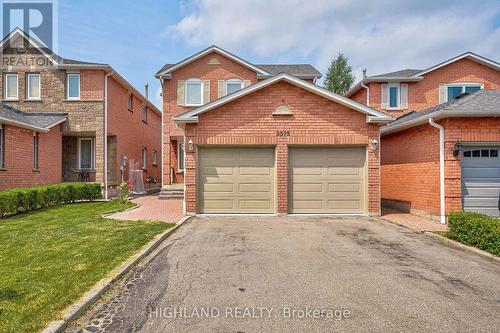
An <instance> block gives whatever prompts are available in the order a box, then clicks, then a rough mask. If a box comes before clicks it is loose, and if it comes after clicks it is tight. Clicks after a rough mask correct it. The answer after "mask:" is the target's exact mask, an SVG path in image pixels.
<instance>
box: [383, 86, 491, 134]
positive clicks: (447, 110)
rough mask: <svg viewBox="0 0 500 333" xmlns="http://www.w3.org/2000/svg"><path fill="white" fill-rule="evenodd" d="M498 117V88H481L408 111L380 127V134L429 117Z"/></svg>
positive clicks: (395, 130)
mask: <svg viewBox="0 0 500 333" xmlns="http://www.w3.org/2000/svg"><path fill="white" fill-rule="evenodd" d="M491 116H494V117H500V90H492V89H481V90H479V91H477V92H475V93H473V94H470V95H466V96H464V97H462V98H459V99H456V100H454V101H451V102H447V103H442V104H439V105H436V106H434V107H431V108H428V109H425V110H423V111H420V112H415V111H413V112H410V113H407V114H406V115H404V116H402V117H399V118H397V119H396V120H394V121H393V122H390V123H388V124H386V125H384V126H382V127H381V128H380V133H381V134H384V135H385V134H390V133H394V132H399V131H402V130H405V129H407V128H411V127H414V126H418V125H422V124H425V123H427V122H428V119H429V118H433V119H435V120H437V119H442V118H449V117H491Z"/></svg>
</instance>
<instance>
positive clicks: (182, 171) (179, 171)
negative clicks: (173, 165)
mask: <svg viewBox="0 0 500 333" xmlns="http://www.w3.org/2000/svg"><path fill="white" fill-rule="evenodd" d="M175 173H184V170H177V171H176V172H175Z"/></svg>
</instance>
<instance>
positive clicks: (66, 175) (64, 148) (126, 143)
mask: <svg viewBox="0 0 500 333" xmlns="http://www.w3.org/2000/svg"><path fill="white" fill-rule="evenodd" d="M1 48H2V58H6V57H12V59H15V63H13V65H8V64H9V62H3V63H2V64H3V66H2V73H1V74H2V80H0V91H1V94H2V98H1V108H0V110H2V111H1V112H2V113H0V124H2V135H3V136H2V146H1V147H2V151H1V152H2V168H1V169H0V189H6V188H12V187H20V186H34V185H41V184H48V183H58V182H70V181H97V182H100V183H101V184H105V183H107V185H108V188H109V189H113V188H116V186H117V185H118V184H119V182H120V181H121V177H122V170H121V167H120V165H121V161H122V157H123V156H125V157H127V159H128V160H135V161H137V165H138V167H139V168H143V169H144V180H145V179H146V178H147V177H149V176H153V177H154V178H156V179H157V180H158V181H159V180H160V178H161V165H160V160H159V159H160V152H161V112H160V111H159V110H158V109H157V108H156V107H155V106H154V105H153V104H152V103H151V102H149V101H148V100H147V99H146V98H145V97H144V96H143V95H142V94H141V93H139V92H138V91H137V90H136V89H135V88H134V87H132V86H131V85H130V84H129V83H128V82H127V81H126V80H125V79H124V78H123V77H121V76H120V75H119V74H118V73H117V72H116V71H115V70H114V69H113V68H112V67H111V66H110V65H107V64H98V63H90V62H82V61H75V60H69V59H64V58H62V57H60V56H58V55H56V54H54V53H52V52H51V51H50V50H47V49H46V48H43V47H42V46H41V45H40V44H39V43H38V42H37V41H36V40H33V39H31V38H29V37H28V36H27V35H25V34H24V32H23V31H21V30H19V29H16V30H14V31H13V32H12V33H10V34H9V35H8V36H6V37H5V38H4V40H3V41H2V44H1ZM6 61H9V59H7V60H6ZM6 64H7V65H6ZM16 64H17V65H16ZM33 115H36V116H37V117H38V118H39V119H38V120H36V121H34V122H33V121H30V119H33ZM55 116H58V117H63V118H64V120H62V122H60V123H58V124H55V125H52V124H50V123H48V122H47V121H46V120H43V118H44V117H49V118H50V117H55ZM14 118H15V119H14ZM13 119H14V120H16V119H17V121H14V120H13ZM26 124H28V125H33V126H28V125H26ZM39 124H46V125H47V126H52V127H50V128H48V127H40V126H38V125H39ZM39 127H40V129H39ZM105 133H106V134H107V135H106V134H105ZM34 137H37V139H36V140H35V139H33V138H34ZM105 137H106V140H105V139H104V138H105ZM105 141H106V146H105ZM35 142H38V143H37V144H36V146H35ZM35 149H39V152H38V159H39V161H40V162H39V167H38V168H33V167H32V166H33V165H34V162H33V156H35V153H34V150H35ZM105 155H107V163H105V161H104V160H105V158H104V156H105ZM105 170H107V177H105V176H104V175H105ZM123 176H124V178H125V179H127V178H128V164H127V167H126V168H125V169H124V170H123ZM106 192H107V191H105V194H107V193H106Z"/></svg>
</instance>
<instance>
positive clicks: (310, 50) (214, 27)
mask: <svg viewBox="0 0 500 333" xmlns="http://www.w3.org/2000/svg"><path fill="white" fill-rule="evenodd" d="M182 11H183V12H184V13H185V15H184V17H183V18H181V19H180V21H178V22H177V23H176V24H174V25H171V26H169V27H167V29H166V33H167V34H168V35H169V36H172V37H174V38H177V39H180V40H181V41H183V42H184V43H186V44H187V45H189V46H191V47H200V48H201V47H206V46H207V45H211V44H217V45H220V46H221V47H224V48H227V49H228V50H230V51H232V52H235V53H240V54H241V53H245V54H252V55H255V56H256V57H259V58H263V57H268V58H272V59H286V60H287V61H290V60H291V61H293V59H294V57H295V59H299V60H301V59H307V60H308V61H311V62H312V63H313V64H314V65H316V66H317V67H318V68H319V69H320V70H321V71H322V72H324V71H325V70H326V69H327V67H328V64H329V62H330V61H331V59H332V58H333V57H334V56H335V55H336V54H337V53H339V52H343V53H345V54H346V55H347V56H348V57H349V59H350V61H351V63H352V65H353V68H354V69H355V70H356V72H357V74H358V77H359V76H360V75H359V71H360V70H361V68H363V67H368V71H369V73H371V74H376V73H380V72H383V71H391V70H398V69H402V68H407V67H409V68H426V67H428V66H431V65H433V64H435V63H437V62H440V61H442V60H445V59H447V58H450V57H452V56H454V55H457V54H460V53H463V52H465V51H469V50H470V51H474V52H477V53H479V54H481V55H484V56H486V57H491V58H493V59H494V60H497V61H498V60H499V59H498V58H499V55H500V23H499V22H500V7H499V6H498V3H497V2H496V1H489V0H486V1H481V2H477V1H470V0H468V1H460V0H457V1H454V2H453V4H452V3H451V2H449V1H422V0H419V1H416V0H410V1H392V0H379V1H364V0H337V1H328V0H310V1H303V0H239V1H227V0H195V1H190V2H184V3H183V5H182Z"/></svg>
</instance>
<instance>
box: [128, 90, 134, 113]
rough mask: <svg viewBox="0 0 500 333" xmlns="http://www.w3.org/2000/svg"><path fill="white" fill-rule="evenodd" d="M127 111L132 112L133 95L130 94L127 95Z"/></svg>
mask: <svg viewBox="0 0 500 333" xmlns="http://www.w3.org/2000/svg"><path fill="white" fill-rule="evenodd" d="M127 103H128V109H129V110H130V111H133V110H134V94H132V93H129V94H128V102H127Z"/></svg>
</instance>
